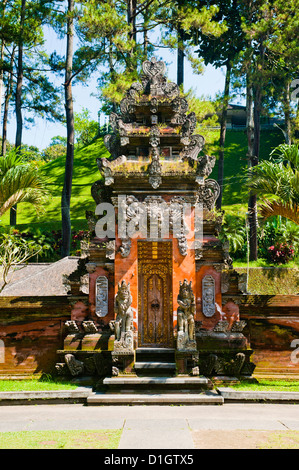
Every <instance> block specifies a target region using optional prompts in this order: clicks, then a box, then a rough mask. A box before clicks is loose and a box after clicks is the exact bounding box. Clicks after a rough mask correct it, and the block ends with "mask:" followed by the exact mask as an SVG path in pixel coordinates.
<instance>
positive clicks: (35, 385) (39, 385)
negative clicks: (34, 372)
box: [0, 379, 78, 392]
mask: <svg viewBox="0 0 299 470" xmlns="http://www.w3.org/2000/svg"><path fill="white" fill-rule="evenodd" d="M76 388H78V385H77V384H73V383H70V382H67V381H62V380H50V379H49V380H40V379H30V380H26V379H24V380H0V392H28V391H30V392H33V391H34V392H36V391H44V390H46V391H48V390H75V389H76Z"/></svg>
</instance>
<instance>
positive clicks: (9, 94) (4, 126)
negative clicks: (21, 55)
mask: <svg viewBox="0 0 299 470" xmlns="http://www.w3.org/2000/svg"><path fill="white" fill-rule="evenodd" d="M14 57H15V49H13V50H12V53H11V57H10V72H9V78H8V83H7V88H6V93H5V100H4V110H3V123H2V149H1V151H2V155H6V144H7V121H8V108H9V101H10V99H11V97H12V90H13V65H14Z"/></svg>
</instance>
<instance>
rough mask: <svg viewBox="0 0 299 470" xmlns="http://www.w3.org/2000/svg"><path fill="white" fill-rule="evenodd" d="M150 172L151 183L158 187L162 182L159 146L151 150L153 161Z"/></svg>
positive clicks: (149, 168) (149, 167) (155, 187)
mask: <svg viewBox="0 0 299 470" xmlns="http://www.w3.org/2000/svg"><path fill="white" fill-rule="evenodd" d="M148 174H149V179H148V181H149V183H150V185H151V186H152V187H153V188H154V189H157V188H158V187H159V186H160V185H161V183H162V178H161V174H162V165H161V163H160V160H159V150H158V148H157V147H154V148H153V149H152V152H151V163H150V164H149V166H148Z"/></svg>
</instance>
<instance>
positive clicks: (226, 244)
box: [223, 240, 233, 269]
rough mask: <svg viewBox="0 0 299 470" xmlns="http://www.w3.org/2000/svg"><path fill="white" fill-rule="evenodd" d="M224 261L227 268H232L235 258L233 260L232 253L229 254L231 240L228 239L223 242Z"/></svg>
mask: <svg viewBox="0 0 299 470" xmlns="http://www.w3.org/2000/svg"><path fill="white" fill-rule="evenodd" d="M223 261H224V264H225V266H226V267H227V268H229V269H231V268H232V266H233V260H232V258H231V257H230V254H229V241H228V240H226V241H225V242H224V243H223Z"/></svg>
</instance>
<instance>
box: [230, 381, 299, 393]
mask: <svg viewBox="0 0 299 470" xmlns="http://www.w3.org/2000/svg"><path fill="white" fill-rule="evenodd" d="M229 388H233V389H234V390H240V391H241V390H248V391H255V392H263V391H265V392H269V391H272V392H275V391H276V392H299V380H267V379H260V380H259V381H258V383H250V382H246V381H245V382H240V383H236V384H230V385H229Z"/></svg>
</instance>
